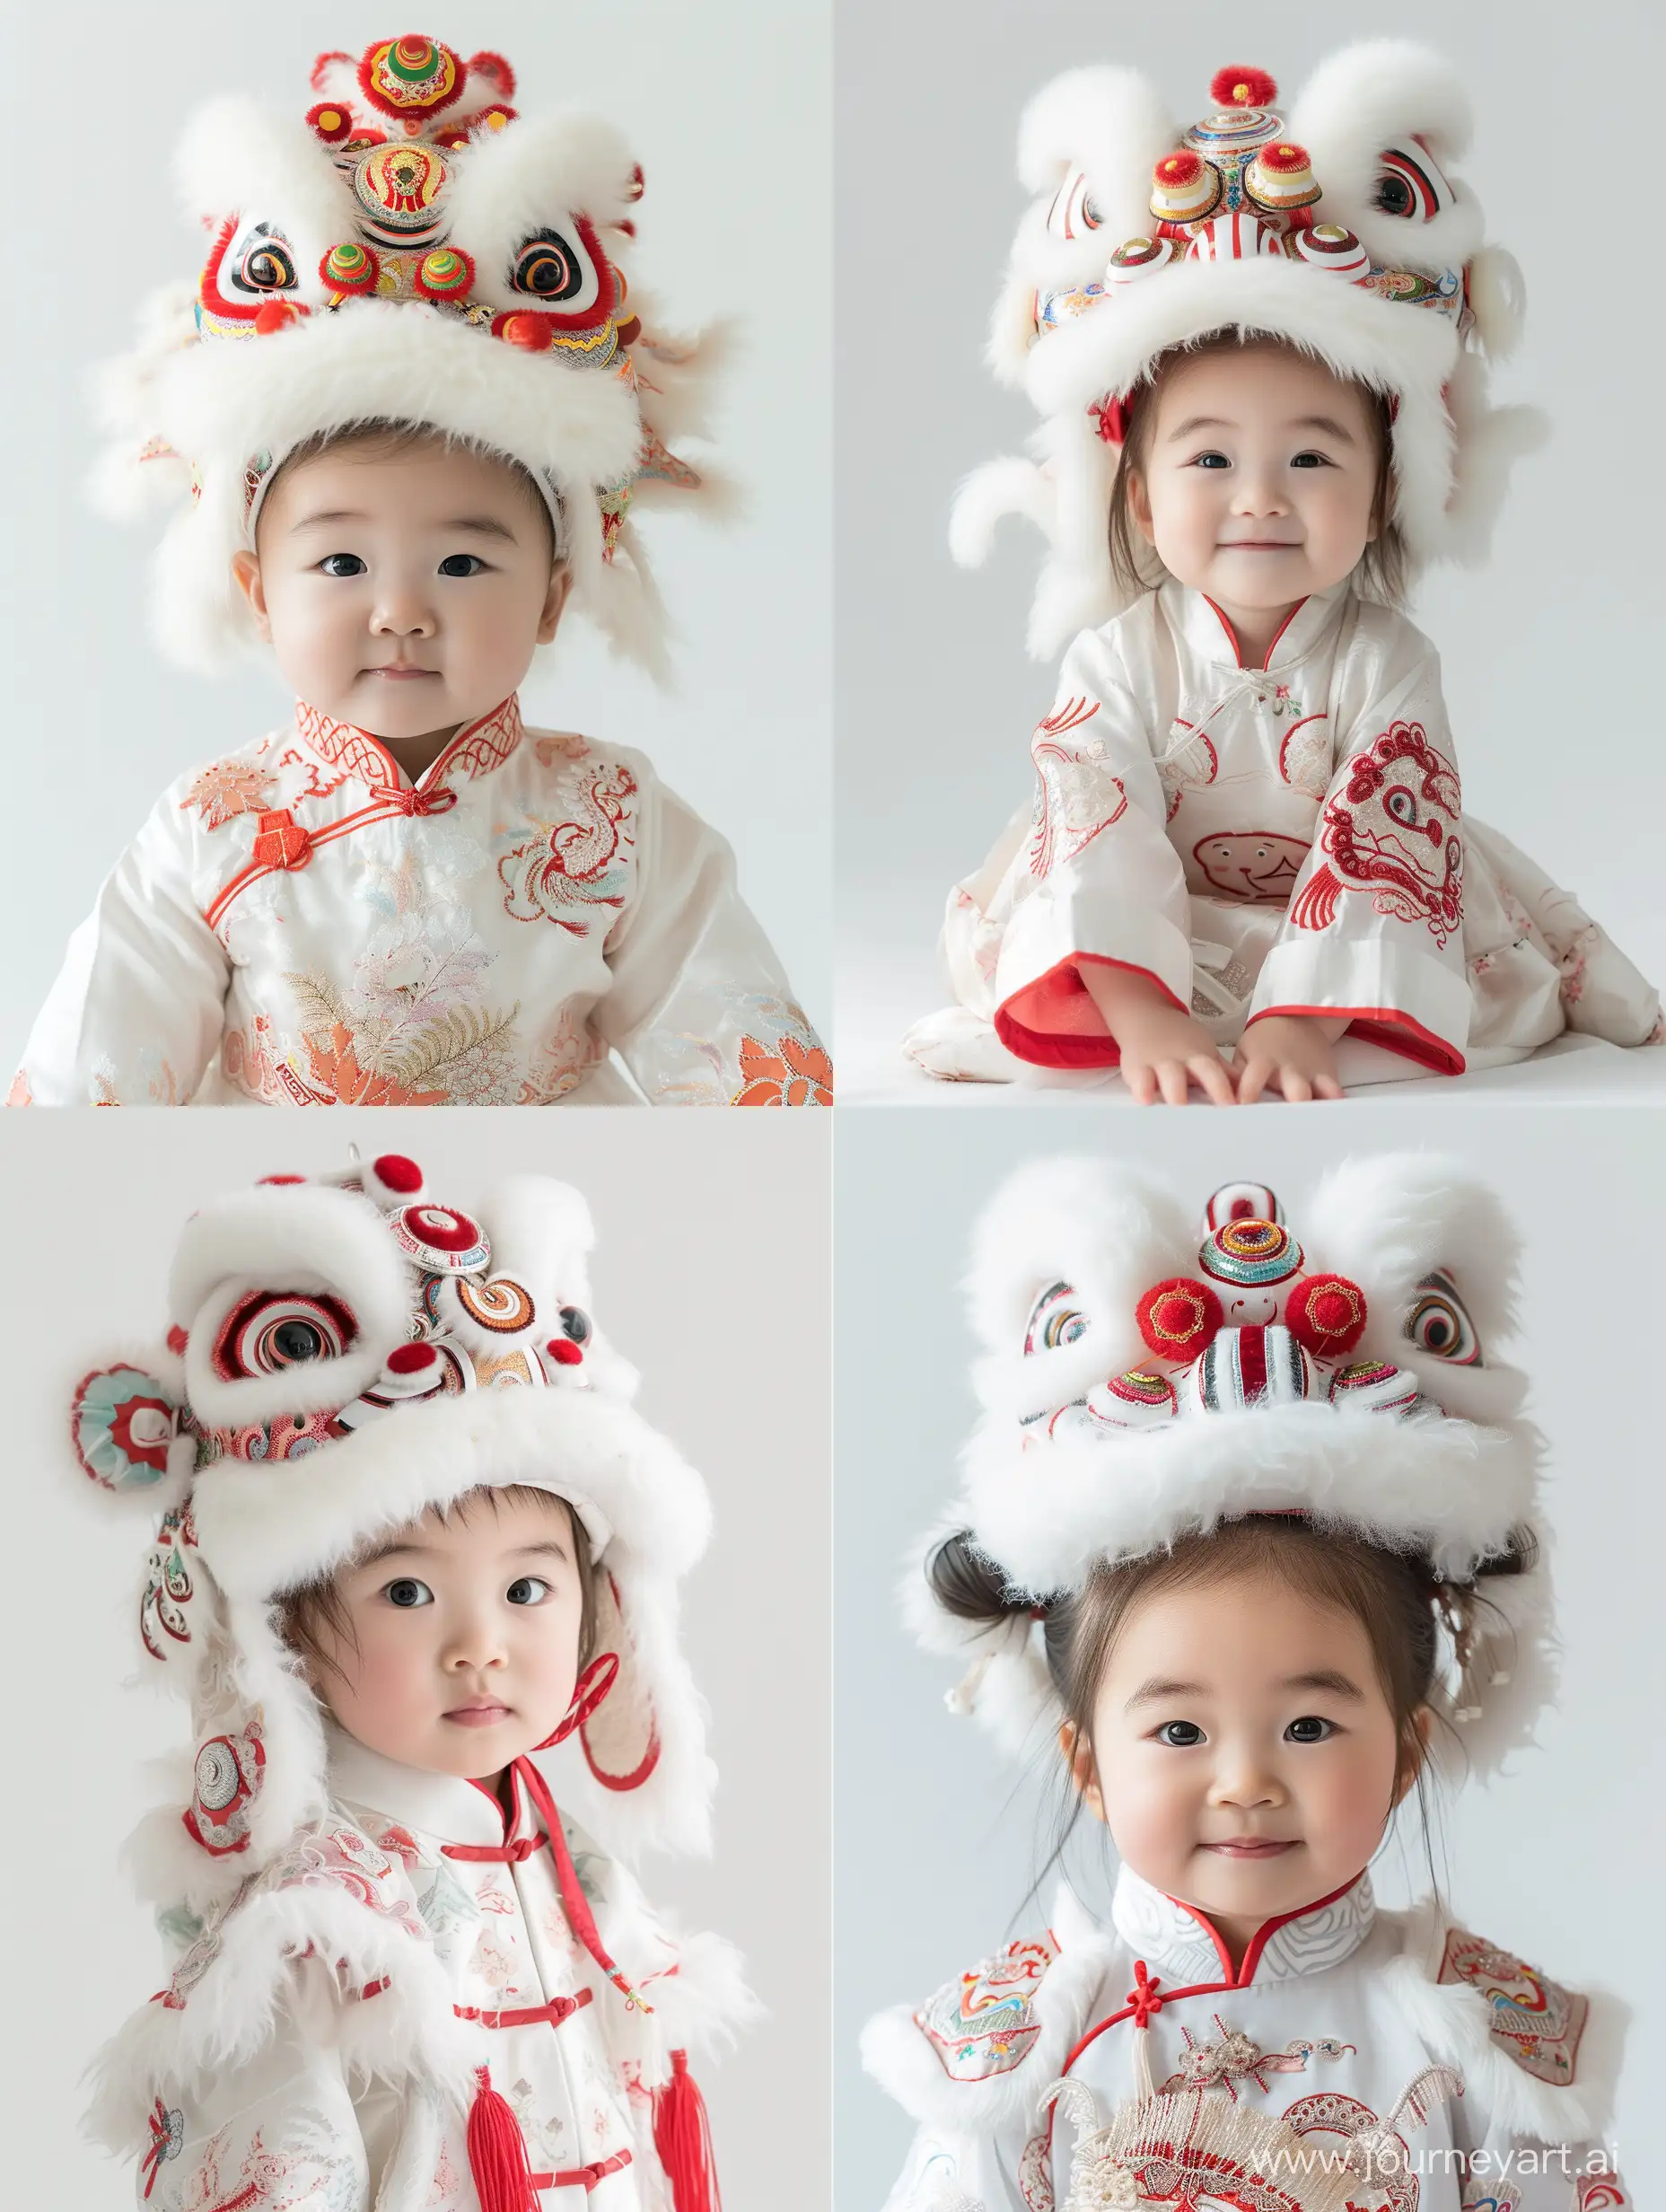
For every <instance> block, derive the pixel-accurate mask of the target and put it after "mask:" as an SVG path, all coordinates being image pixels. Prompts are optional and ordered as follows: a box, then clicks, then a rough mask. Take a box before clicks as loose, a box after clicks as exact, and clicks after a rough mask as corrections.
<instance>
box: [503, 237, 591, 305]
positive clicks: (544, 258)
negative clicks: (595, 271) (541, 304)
mask: <svg viewBox="0 0 1666 2212" xmlns="http://www.w3.org/2000/svg"><path fill="white" fill-rule="evenodd" d="M585 276H586V271H585V268H584V265H583V258H582V256H581V254H580V252H579V250H578V248H577V247H575V246H574V245H573V244H572V243H571V241H568V240H567V239H565V238H564V237H563V236H562V235H561V233H560V232H559V231H535V232H534V233H533V234H532V236H531V237H530V238H529V239H528V240H527V241H526V242H525V243H524V244H523V245H522V248H521V250H520V251H519V253H517V254H516V256H515V266H514V271H513V276H511V278H510V282H511V283H512V284H513V286H514V288H515V290H516V291H517V292H530V294H532V295H533V297H534V298H536V299H540V300H570V299H572V298H574V296H575V295H576V294H578V293H579V292H581V291H582V290H583V285H584V280H585Z"/></svg>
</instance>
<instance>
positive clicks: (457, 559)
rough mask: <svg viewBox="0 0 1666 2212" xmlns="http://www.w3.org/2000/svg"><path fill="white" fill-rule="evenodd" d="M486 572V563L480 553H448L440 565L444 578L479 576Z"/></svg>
mask: <svg viewBox="0 0 1666 2212" xmlns="http://www.w3.org/2000/svg"><path fill="white" fill-rule="evenodd" d="M485 572H486V563H485V562H484V561H483V560H482V559H481V558H480V556H479V555H478V553H448V554H447V555H446V557H445V558H444V559H443V561H442V562H441V563H440V574H441V575H443V576H478V575H484V574H485Z"/></svg>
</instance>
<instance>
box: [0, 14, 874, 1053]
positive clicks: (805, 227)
mask: <svg viewBox="0 0 1666 2212" xmlns="http://www.w3.org/2000/svg"><path fill="white" fill-rule="evenodd" d="M398 14H399V10H398V8H397V7H396V8H395V10H394V15H395V16H396V17H397V16H398ZM829 16H830V0H794V4H793V5H791V6H789V7H782V6H779V5H776V4H772V0H706V4H704V5H702V6H700V7H697V8H693V7H690V8H684V7H680V6H677V5H675V4H672V0H560V4H559V5H555V4H545V0H492V4H490V5H481V4H478V0H451V4H450V5H449V7H448V9H446V10H443V11H441V12H439V13H436V14H435V15H434V16H433V17H431V18H429V19H427V20H425V22H424V23H422V24H421V25H420V26H419V28H423V29H428V28H432V29H433V31H434V33H435V35H437V36H439V37H442V38H443V39H445V40H447V41H448V43H450V44H452V45H453V46H455V47H457V48H459V49H460V51H461V52H462V53H463V54H464V55H465V56H467V55H469V54H471V53H474V52H476V51H478V49H479V48H482V47H489V48H494V49H495V50H497V51H499V52H501V53H503V54H504V55H505V56H506V57H507V58H508V60H509V61H510V63H511V65H512V66H513V68H514V69H515V71H516V72H517V74H518V76H519V80H520V82H519V85H518V88H517V92H516V104H517V105H518V106H519V107H520V108H521V110H522V112H523V113H527V114H533V113H537V112H539V111H540V110H548V109H552V108H555V107H557V106H559V105H564V104H574V105H577V106H580V107H584V108H589V109H592V110H594V111H595V112H597V113H600V114H602V115H605V116H608V117H609V118H611V119H612V120H614V121H616V122H617V123H618V125H619V126H620V127H622V128H623V129H624V131H625V132H626V133H627V136H628V137H629V138H630V139H631V141H632V143H633V145H634V146H635V148H636V154H637V156H638V158H639V159H640V161H641V162H642V164H643V168H644V171H645V173H646V177H647V192H646V195H645V197H644V200H643V203H642V206H641V207H640V208H639V209H638V210H637V219H638V225H639V238H638V245H639V254H638V266H639V268H640V270H641V273H642V279H643V282H644V284H646V285H650V286H651V287H652V289H653V292H654V294H655V295H656V297H658V298H659V299H661V300H662V302H663V305H664V310H665V313H666V317H667V320H668V322H669V323H670V324H671V327H672V328H680V329H692V328H695V327H697V326H698V325H699V324H702V323H704V322H706V321H707V320H713V319H715V318H719V317H734V318H738V319H739V320H740V322H741V344H740V346H739V347H738V348H737V356H736V359H735V362H734V364H733V366H732V369H731V370H730V371H729V372H728V373H727V382H726V386H725V387H724V388H723V390H722V391H720V394H719V403H718V405H717V407H716V408H715V414H716V417H717V421H716V427H717V431H718V444H717V448H716V454H717V457H718V458H719V459H720V460H721V462H722V464H723V467H724V468H725V469H727V470H731V471H732V473H733V474H734V475H735V476H736V477H737V478H739V479H740V481H741V485H742V486H743V487H744V490H745V492H746V495H747V500H748V511H747V512H746V513H745V514H744V515H743V516H742V518H741V520H740V521H738V522H734V523H731V524H727V525H724V524H719V523H715V522H700V521H698V520H697V519H696V518H695V516H693V515H692V514H689V515H683V514H680V513H677V512H676V511H675V510H673V509H663V508H662V509H656V510H655V511H654V512H653V513H652V514H648V513H644V517H643V520H642V533H643V538H644V543H645V544H646V546H647V549H648V552H649V556H650V558H651V559H652V560H653V564H654V567H655V571H656V574H657V575H658V579H659V583H660V585H661V589H662V592H663V594H664V597H665V600H666V602H667V605H668V606H669V608H670V610H671V615H672V618H673V619H674V620H675V621H676V622H677V624H678V625H679V627H680V629H681V631H682V633H683V635H682V638H681V642H680V646H679V647H678V650H677V663H678V676H679V682H678V689H677V690H676V692H675V693H674V694H671V695H667V694H666V693H663V692H662V691H660V690H658V689H656V687H655V686H654V685H653V683H652V682H651V681H650V680H648V679H647V678H646V677H645V676H643V675H641V674H640V673H639V672H638V671H636V669H635V668H634V667H633V666H631V665H629V664H627V663H625V662H622V661H619V660H616V659H614V658H612V657H610V656H609V654H608V652H607V650H606V648H605V647H604V646H603V645H601V642H600V640H599V638H598V637H597V636H596V634H595V633H594V632H593V631H592V630H590V629H589V628H588V627H587V626H586V625H585V624H584V623H583V622H582V621H580V620H578V619H574V620H572V621H570V622H569V623H567V624H566V625H565V626H564V628H563V630H562V634H561V636H560V638H559V639H558V640H557V644H556V645H555V646H554V648H553V649H552V650H551V651H550V652H549V653H548V654H540V656H539V665H538V668H537V670H536V671H535V672H534V674H533V675H532V676H531V677H530V678H529V680H528V681H527V683H526V684H525V686H524V687H523V689H522V703H523V705H524V707H525V709H526V714H527V719H528V720H529V722H533V723H537V724H542V725H543V726H546V727H548V726H550V725H552V724H553V725H554V726H555V727H557V728H561V729H576V730H582V731H584V732H586V733H589V734H591V735H592V736H594V737H595V738H597V739H598V740H599V741H601V742H608V741H609V740H610V741H612V742H618V743H623V744H629V745H637V746H640V747H641V748H642V749H643V750H644V751H645V752H646V753H647V754H648V755H649V757H650V758H651V759H652V760H653V764H654V766H655V767H656V768H658V769H659V771H660V773H661V774H662V776H663V777H665V779H666V780H667V782H669V783H670V784H671V786H673V788H675V789H676V790H677V791H679V792H680V793H681V794H682V795H683V796H684V797H685V798H687V799H688V801H689V802H690V803H692V804H693V805H694V806H695V807H696V808H697V810H698V812H700V813H701V814H702V815H704V816H705V817H706V820H707V821H710V822H711V823H712V824H713V825H714V826H715V828H716V829H720V830H721V831H722V832H723V835H724V836H725V837H727V838H729V839H730V841H731V843H732V845H733V846H734V847H735V852H736V856H737V858H738V861H739V864H740V874H741V891H742V892H743V893H744V894H745V896H746V898H747V900H749V902H750V904H751V906H752V907H753V908H754V910H755V911H756V912H757V914H758V917H759V919H760V920H761V922H762V923H763V925H764V927H765V928H766V930H767V932H768V934H769V936H770V938H771V939H772V941H773V943H774V944H775V946H776V951H777V952H779V953H780V955H781V958H782V960H783V961H784V962H785V967H786V970H787V973H788V975H789V976H790V977H791V978H792V980H793V984H794V989H795V991H796V993H797V995H798V996H799V997H800V998H801V999H802V1003H803V1005H804V1006H805V1008H806V1010H807V1011H808V1012H809V1014H810V1015H811V1020H812V1021H817V1022H820V1023H823V1025H825V1023H826V1019H827V1016H828V1012H829V998H830V996H831V986H830V972H831V959H832V953H831V921H830V912H829V896H830V893H829V869H830V865H831V864H830V856H829V832H828V828H827V812H828V791H829V743H830V727H829V654H830V645H831V636H830V631H831V623H830V603H829V601H830V584H829V561H830V551H829V520H828V516H829V496H830V491H829V485H830V468H831V460H830V422H829V416H830V407H831V381H832V364H831V287H830V283H829V276H828V258H829V256H828V246H827V240H828V237H829V231H830V200H831V168H830V163H831V154H830V145H829V128H830V107H831V102H830V95H829V44H830V33H829ZM399 27H400V26H399V24H398V23H397V22H396V23H395V25H394V28H395V29H398V28H399ZM404 27H405V28H408V27H409V26H408V24H407V25H406V26H404ZM389 35H390V31H389V16H388V11H387V9H386V8H385V7H383V6H382V5H381V0H375V4H371V0H293V4H288V5H285V7H283V8H281V9H274V8H269V7H255V6H248V5H244V6H235V7H231V8H227V7H225V6H223V5H215V4H211V0H167V4H166V5H165V6H164V7H163V8H162V9H160V10H153V11H150V12H148V13H142V14H140V15H136V14H135V13H134V12H133V10H132V9H131V8H129V7H126V6H118V5H116V4H114V0H82V4H78V5H76V6H75V7H73V8H72V7H66V6H62V5H54V4H42V5H40V6H38V7H35V8H31V9H29V10H27V11H25V10H22V9H13V10H12V11H10V12H9V22H8V47H9V57H8V68H9V70H10V72H11V79H12V82H13V84H14V86H16V87H18V88H20V89H19V92H18V96H17V97H16V98H15V99H14V100H13V101H12V102H11V103H10V108H9V110H8V113H9V118H10V119H9V123H8V142H9V145H10V149H11V151H10V160H11V163H12V169H13V176H14V178H17V179H20V180H29V182H28V184H27V187H26V189H25V190H24V193H23V198H22V200H20V202H19V206H20V210H21V208H22V206H25V205H26V206H28V208H29V210H30V213H29V215H28V218H27V220H25V221H22V222H20V224H17V225H15V226H14V237H13V250H14V253H15V256H16V259H15V262H14V265H13V270H12V275H11V277H10V279H9V281H8V282H7V283H6V285H5V286H4V304H3V305H0V327H3V329H4V344H3V345H0V408H3V410H4V421H5V425H6V434H5V463H4V484H5V492H4V508H5V517H4V532H5V544H4V551H3V552H0V652H4V664H5V670H6V692H5V720H6V733H5V747H4V750H5V757H6V761H7V777H6V794H5V812H6V816H7V820H8V825H9V834H8V835H7V837H6V839H5V865H4V871H3V872H0V929H4V937H5V943H6V945H7V948H8V958H7V960H6V962H5V964H4V973H0V1060H4V1061H5V1064H6V1066H13V1065H15V1062H16V1060H17V1058H18V1056H19V1055H20V1054H21V1052H22V1046H23V1040H24V1038H25V1036H26V1035H27V1032H28V1029H29V1024H30V1023H31V1021H32V1020H33V1018H34V1015H35V1013H36V1011H37V1010H38V1008H39V1005H40V1002H41V1000H42V999H43V998H44V997H45V996H46V991H47V987H48V984H49V983H50V981H51V979H52V977H53V975H54V973H55V972H56V970H57V964H58V961H59V960H60V959H61V957H62V954H63V950H64V945H65V942H66V939H67V937H68V935H69V933H70V931H71V930H72V929H73V928H74V927H75V924H76V923H77V922H79V921H80V920H81V918H82V917H83V915H84V914H85V913H86V912H87V911H88V910H89V909H90V908H91V907H92V899H93V894H94V892H95V891H96V890H97V888H98V884H99V882H100V880H101V877H102V876H103V875H104V873H105V872H106V871H107V870H108V869H109V868H110V866H111V865H112V864H113V863H114V861H115V859H116V857H117V856H118V853H119V852H120V851H121V849H122V847H123V846H124V845H126V843H127V840H128V839H129V838H131V837H132V836H133V834H134V832H135V831H136V829H138V826H139V824H140V822H141V821H143V820H144V818H145V814H146V813H147V812H148V811H149V809H150V807H151V806H152V804H153V802H154V801H155V799H156V797H157V795H158V794H159V793H160V792H161V791H162V788H163V786H165V785H166V784H167V783H168V782H169V781H170V780H171V778H172V777H174V776H176V775H178V774H179V773H180V771H181V770H182V769H184V768H189V767H190V766H191V765H192V764H193V763H195V762H197V761H201V760H206V759H213V758H214V757H215V755H216V753H218V752H222V751H225V750H229V749H230V748H232V746H235V745H241V744H244V743H246V742H249V741H250V740H251V739H253V738H255V737H257V736H259V733H261V732H262V731H263V730H267V729H270V728H273V727H274V726H276V724H278V723H279V722H281V721H282V720H283V719H284V718H285V715H287V713H288V711H289V695H288V694H287V693H286V692H285V690H284V689H283V688H282V684H281V680H280V679H279V677H278V675H277V671H276V667H275V665H274V664H273V663H271V661H270V660H269V658H257V657H253V656H252V655H251V657H250V661H249V662H248V663H247V665H246V667H245V668H244V669H243V670H241V672H239V673H238V674H237V675H235V676H232V677H228V678H225V679H223V680H218V681H210V680H204V679H203V678H201V677H198V676H190V675H186V674H184V673H181V672H180V671H177V670H175V669H173V668H171V666H169V665H168V664H167V663H165V662H163V660H162V657H161V655H160V654H159V653H158V652H157V650H156V648H155V646H154V645H153V644H152V642H151V639H150V636H149V632H148V629H147V628H146V621H145V595H146V592H147V590H148V557H149V552H150V549H151V547H152V545H153V543H154V540H155V534H156V531H157V530H158V528H159V522H158V520H157V518H154V517H153V518H151V519H150V520H149V521H147V522H138V523H134V524H131V525H126V524H113V523H110V522H104V521H102V520H101V519H100V518H99V517H98V516H96V515H95V514H93V513H92V512H91V510H90V509H89V507H88V506H87V505H86V503H85V501H84V499H83V496H82V494H81V488H80V487H81V483H82V480H83V478H84V477H85V476H86V474H87V472H88V470H89V469H90V467H91V465H92V461H93V458H94V455H95V453H96V451H97V442H96V438H95V434H94V431H93V428H92V418H91V413H90V409H89V408H88V406H87V403H86V399H85V397H84V392H83V385H84V382H85V380H86V377H87V374H88V372H89V370H90V368H91V367H92V364H94V363H95V362H98V361H101V360H103V359H104V358H106V357H107V356H109V355H112V354H116V353H119V352H121V351H123V350H125V349H126V347H127V346H128V345H129V344H131V342H132V338H133V334H134V330H135V327H136V316H137V311H138V308H139V304H140V302H141V301H142V300H143V298H144V297H145V294H147V293H148V292H150V291H151V290H152V289H153V287H154V286H155V285H158V284H161V283H164V282H168V281H171V280H173V279H176V278H179V277H190V276H194V275H195V274H196V272H197V269H198V268H199V267H200V266H201V259H202V241H201V234H200V233H199V232H198V231H197V229H196V226H195V225H194V224H192V223H190V222H188V221H187V220H186V218H185V217H184V216H183V215H181V214H180V210H179V208H178V206H176V204H175V200H174V196H173V189H172V185H171V175H170V164H171V159H172V154H173V149H174V146H175V145H176V143H177V141H178V139H179V136H180V131H181V129H182V127H183V125H184V123H185V120H186V118H187V117H188V116H189V114H190V112H191V111H192V110H193V109H194V108H195V107H196V106H197V104H198V103H199V102H200V101H203V100H204V99H206V98H208V97H211V96H213V95H215V94H220V93H224V92H236V91H241V92H243V93H245V94H246V95H248V96H249V97H250V98H252V99H254V100H256V101H259V102H260V103H262V104H265V105H268V106H271V107H273V108H275V109H276V110H279V111H290V112H293V113H294V116H295V117H296V118H297V119H299V118H301V117H302V116H304V114H305V113H306V110H308V108H309V107H311V104H312V102H313V101H314V99H315V98H316V94H314V93H313V92H310V91H309V90H308V88H307V74H308V71H309V69H310V68H311V63H312V57H313V56H314V54H316V53H318V52H319V51H320V50H322V49H324V48H343V49H346V50H350V51H353V52H355V53H356V52H358V51H359V50H361V49H362V48H364V46H366V45H367V44H369V42H370V41H371V40H372V39H374V38H386V37H388V36H389ZM25 86H26V87H28V88H29V89H28V92H27V94H26V95H25V94H24V92H22V89H21V88H22V87H25ZM8 1055H9V1056H10V1057H9V1058H7V1056H8Z"/></svg>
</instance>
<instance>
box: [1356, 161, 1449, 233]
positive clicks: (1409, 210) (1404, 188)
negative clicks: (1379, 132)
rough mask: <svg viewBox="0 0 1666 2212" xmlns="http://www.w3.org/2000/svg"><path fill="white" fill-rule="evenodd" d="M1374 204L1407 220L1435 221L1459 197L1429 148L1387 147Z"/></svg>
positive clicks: (1412, 221)
mask: <svg viewBox="0 0 1666 2212" xmlns="http://www.w3.org/2000/svg"><path fill="white" fill-rule="evenodd" d="M1381 162H1382V166H1381V170H1380V171H1378V175H1377V182H1376V188H1375V189H1374V190H1373V192H1372V196H1371V197H1372V206H1373V207H1375V208H1377V209H1378V210H1379V211H1380V212H1381V214H1383V215H1395V216H1398V217H1399V219H1400V221H1402V222H1405V223H1432V222H1433V221H1434V218H1435V216H1436V215H1440V214H1442V212H1443V211H1444V210H1445V209H1446V208H1448V207H1451V206H1456V204H1457V196H1456V195H1455V193H1454V192H1453V190H1452V188H1451V185H1450V184H1448V183H1447V181H1446V180H1445V178H1444V177H1443V176H1442V174H1441V171H1440V168H1439V165H1438V164H1437V163H1436V162H1435V161H1434V156H1433V155H1432V154H1430V153H1429V151H1428V149H1427V147H1425V146H1420V145H1415V144H1414V145H1409V146H1384V148H1383V149H1382V154H1381Z"/></svg>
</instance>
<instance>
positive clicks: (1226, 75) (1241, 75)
mask: <svg viewBox="0 0 1666 2212" xmlns="http://www.w3.org/2000/svg"><path fill="white" fill-rule="evenodd" d="M1209 97H1210V99H1211V100H1214V101H1219V103H1220V104H1221V106H1222V107H1223V108H1270V107H1271V106H1272V104H1273V102H1274V101H1276V99H1277V98H1278V82H1277V79H1276V78H1275V77H1271V76H1269V75H1267V71H1266V70H1265V69H1250V68H1248V67H1245V66H1242V65H1241V64H1238V63H1232V64H1229V65H1228V66H1227V67H1226V68H1224V69H1217V70H1216V71H1215V73H1214V75H1213V76H1212V77H1211V78H1210V79H1209Z"/></svg>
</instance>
